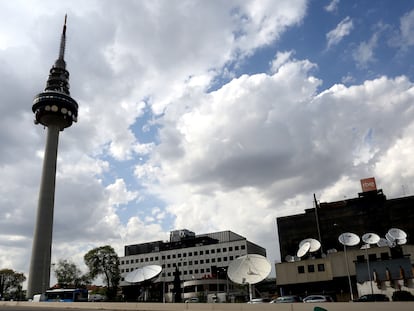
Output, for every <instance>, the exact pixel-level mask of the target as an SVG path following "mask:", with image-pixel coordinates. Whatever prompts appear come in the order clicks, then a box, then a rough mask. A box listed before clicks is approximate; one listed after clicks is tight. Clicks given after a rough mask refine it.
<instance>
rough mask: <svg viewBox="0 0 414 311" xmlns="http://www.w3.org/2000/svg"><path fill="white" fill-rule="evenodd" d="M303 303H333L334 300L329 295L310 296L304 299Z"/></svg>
mask: <svg viewBox="0 0 414 311" xmlns="http://www.w3.org/2000/svg"><path fill="white" fill-rule="evenodd" d="M303 302H333V299H332V297H331V296H327V295H310V296H307V297H305V298H303Z"/></svg>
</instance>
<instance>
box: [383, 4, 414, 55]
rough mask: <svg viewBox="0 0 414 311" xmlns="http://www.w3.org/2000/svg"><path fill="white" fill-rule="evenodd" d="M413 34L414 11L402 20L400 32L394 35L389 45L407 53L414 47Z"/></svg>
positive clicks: (406, 14) (405, 15)
mask: <svg viewBox="0 0 414 311" xmlns="http://www.w3.org/2000/svg"><path fill="white" fill-rule="evenodd" d="M413 34H414V10H411V11H410V12H407V13H405V14H404V15H403V16H402V17H401V18H400V25H399V30H398V31H396V32H395V33H394V34H393V36H392V38H391V39H390V40H389V44H390V45H391V46H394V47H399V48H400V49H402V51H406V50H407V49H408V48H410V47H411V46H412V45H414V39H413Z"/></svg>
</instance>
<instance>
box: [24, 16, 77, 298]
mask: <svg viewBox="0 0 414 311" xmlns="http://www.w3.org/2000/svg"><path fill="white" fill-rule="evenodd" d="M65 44H66V16H65V23H64V25H63V31H62V37H61V41H60V48H59V57H58V59H57V60H56V61H55V63H54V65H53V66H52V68H51V69H50V73H49V78H48V80H47V83H46V88H45V90H44V92H42V93H39V94H38V95H36V96H35V98H34V100H33V107H32V110H33V113H34V114H35V123H36V124H41V125H43V126H44V127H47V138H46V148H45V154H44V158H43V171H42V178H41V184H40V191H39V201H38V207H37V219H36V225H35V231H34V236H33V246H32V257H31V261H30V271H29V282H28V288H27V297H28V298H32V297H33V295H35V294H42V293H44V292H45V291H46V289H48V288H49V287H50V268H51V253H52V233H53V211H54V201H55V181H56V163H57V152H58V143H59V132H60V131H63V130H64V129H65V128H67V127H69V126H71V125H72V123H73V122H76V121H77V117H78V104H77V103H76V101H75V100H74V99H73V98H72V97H70V93H69V72H68V71H67V70H66V62H65V60H64V54H65Z"/></svg>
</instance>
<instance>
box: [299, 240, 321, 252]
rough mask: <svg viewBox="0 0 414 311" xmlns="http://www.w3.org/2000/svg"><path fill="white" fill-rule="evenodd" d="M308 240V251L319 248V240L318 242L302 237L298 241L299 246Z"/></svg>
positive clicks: (314, 250)
mask: <svg viewBox="0 0 414 311" xmlns="http://www.w3.org/2000/svg"><path fill="white" fill-rule="evenodd" d="M307 242H309V243H310V247H309V252H311V253H312V252H316V251H317V250H318V249H320V248H321V242H319V241H318V240H315V239H312V238H310V239H304V240H302V241H301V242H300V243H299V248H301V247H302V245H303V244H305V243H307Z"/></svg>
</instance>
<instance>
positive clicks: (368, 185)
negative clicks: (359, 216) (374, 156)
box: [361, 177, 377, 192]
mask: <svg viewBox="0 0 414 311" xmlns="http://www.w3.org/2000/svg"><path fill="white" fill-rule="evenodd" d="M361 187H362V192H367V191H373V190H377V184H376V183H375V177H370V178H364V179H361Z"/></svg>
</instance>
